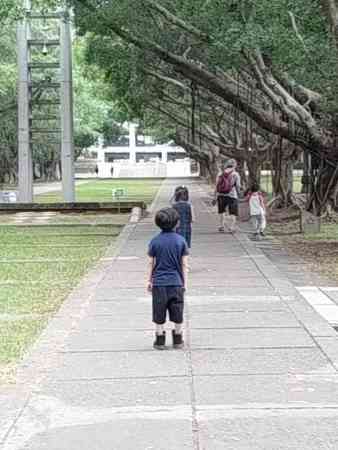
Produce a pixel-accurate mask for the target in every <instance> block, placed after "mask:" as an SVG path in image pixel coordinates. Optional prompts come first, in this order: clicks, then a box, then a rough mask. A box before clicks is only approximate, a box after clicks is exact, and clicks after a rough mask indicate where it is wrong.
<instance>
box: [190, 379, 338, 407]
mask: <svg viewBox="0 0 338 450" xmlns="http://www.w3.org/2000/svg"><path fill="white" fill-rule="evenodd" d="M194 389H195V398H196V404H197V405H228V406H229V407H231V406H233V407H235V406H236V405H240V406H242V407H243V408H250V407H253V408H254V407H257V406H258V405H259V406H260V407H265V408H273V407H275V408H276V407H278V406H279V407H284V408H286V407H290V408H292V406H295V407H297V406H298V407H302V406H304V407H305V406H311V405H315V406H318V407H320V406H323V405H333V406H337V398H338V374H337V373H333V374H326V375H303V374H286V375H278V374H269V375H264V374H261V375H227V376H224V375H214V376H210V375H207V376H195V377H194Z"/></svg>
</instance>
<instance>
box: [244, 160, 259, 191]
mask: <svg viewBox="0 0 338 450" xmlns="http://www.w3.org/2000/svg"><path fill="white" fill-rule="evenodd" d="M246 163H247V166H248V187H249V188H250V186H252V185H253V184H258V185H260V183H261V170H262V163H261V162H260V161H259V160H258V159H257V158H255V157H250V158H248V160H247V162H246Z"/></svg>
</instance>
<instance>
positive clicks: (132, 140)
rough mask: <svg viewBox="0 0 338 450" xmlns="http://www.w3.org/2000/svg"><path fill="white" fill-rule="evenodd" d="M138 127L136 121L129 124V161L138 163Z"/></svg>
mask: <svg viewBox="0 0 338 450" xmlns="http://www.w3.org/2000/svg"><path fill="white" fill-rule="evenodd" d="M136 129H137V125H136V124H135V123H130V124H129V163H130V164H135V163H136Z"/></svg>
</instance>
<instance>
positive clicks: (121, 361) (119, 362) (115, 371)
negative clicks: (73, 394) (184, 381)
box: [47, 345, 189, 380]
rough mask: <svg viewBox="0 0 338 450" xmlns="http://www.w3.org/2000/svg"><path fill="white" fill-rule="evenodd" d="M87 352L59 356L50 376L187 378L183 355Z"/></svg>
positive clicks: (173, 353) (68, 378) (150, 352)
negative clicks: (57, 363) (55, 367)
mask: <svg viewBox="0 0 338 450" xmlns="http://www.w3.org/2000/svg"><path fill="white" fill-rule="evenodd" d="M148 349H149V351H140V352H132V351H129V352H128V351H126V352H87V353H78V352H74V353H64V354H62V355H60V358H59V365H58V368H57V370H56V371H53V372H51V373H49V374H47V376H48V377H49V379H50V378H52V379H56V380H74V379H79V380H80V379H87V380H91V379H97V380H100V379H113V378H139V377H161V376H162V377H163V376H187V375H188V373H189V366H188V363H189V361H188V357H187V355H186V354H185V353H184V352H182V351H180V352H178V351H167V352H157V353H155V352H154V351H151V349H152V345H149V347H148Z"/></svg>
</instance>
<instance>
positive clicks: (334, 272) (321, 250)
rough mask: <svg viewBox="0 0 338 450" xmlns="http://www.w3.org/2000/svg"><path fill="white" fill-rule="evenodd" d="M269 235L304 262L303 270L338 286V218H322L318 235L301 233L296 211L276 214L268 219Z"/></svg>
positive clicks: (292, 209)
mask: <svg viewBox="0 0 338 450" xmlns="http://www.w3.org/2000/svg"><path fill="white" fill-rule="evenodd" d="M268 221H269V224H268V235H269V237H270V238H271V239H272V240H273V241H274V242H278V243H280V244H281V246H282V247H283V248H285V250H287V252H288V253H289V254H290V255H293V256H296V257H298V258H301V259H302V260H303V261H304V270H308V271H310V272H312V273H316V274H318V275H320V276H321V277H323V278H325V279H327V280H329V281H331V282H333V283H338V226H337V225H336V224H338V215H335V216H333V217H331V218H330V219H323V220H322V223H321V231H320V233H318V234H309V235H305V234H302V233H301V232H300V220H299V212H297V210H296V208H288V209H285V210H280V211H273V212H272V213H271V214H269V218H268Z"/></svg>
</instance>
